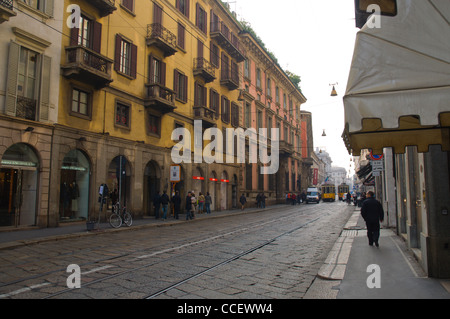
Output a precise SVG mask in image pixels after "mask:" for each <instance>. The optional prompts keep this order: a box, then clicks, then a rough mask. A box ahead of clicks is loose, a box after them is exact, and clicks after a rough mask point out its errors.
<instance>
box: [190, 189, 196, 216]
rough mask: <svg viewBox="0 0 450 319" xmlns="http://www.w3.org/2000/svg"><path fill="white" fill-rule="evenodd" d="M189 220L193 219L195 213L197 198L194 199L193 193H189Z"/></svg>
mask: <svg viewBox="0 0 450 319" xmlns="http://www.w3.org/2000/svg"><path fill="white" fill-rule="evenodd" d="M191 204H192V205H191V219H194V218H195V211H196V210H197V198H195V193H194V192H193V191H192V192H191Z"/></svg>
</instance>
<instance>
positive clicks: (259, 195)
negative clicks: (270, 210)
mask: <svg viewBox="0 0 450 319" xmlns="http://www.w3.org/2000/svg"><path fill="white" fill-rule="evenodd" d="M256 207H257V208H260V207H261V193H259V194H258V195H256Z"/></svg>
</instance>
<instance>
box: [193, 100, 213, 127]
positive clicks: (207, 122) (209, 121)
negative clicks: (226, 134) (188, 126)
mask: <svg viewBox="0 0 450 319" xmlns="http://www.w3.org/2000/svg"><path fill="white" fill-rule="evenodd" d="M215 116H216V112H215V111H214V110H211V109H209V108H207V107H204V106H194V120H197V121H199V120H200V121H202V127H203V128H204V129H208V128H211V127H215V126H216V120H215Z"/></svg>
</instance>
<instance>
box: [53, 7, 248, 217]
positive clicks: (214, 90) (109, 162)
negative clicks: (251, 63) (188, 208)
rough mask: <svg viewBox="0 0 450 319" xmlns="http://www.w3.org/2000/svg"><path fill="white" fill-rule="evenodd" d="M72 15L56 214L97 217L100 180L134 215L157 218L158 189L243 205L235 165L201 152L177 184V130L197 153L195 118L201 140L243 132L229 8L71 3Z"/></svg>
mask: <svg viewBox="0 0 450 319" xmlns="http://www.w3.org/2000/svg"><path fill="white" fill-rule="evenodd" d="M65 8H67V11H66V12H65V14H64V19H65V22H66V23H65V24H64V25H63V34H64V35H65V36H63V44H62V47H63V50H62V53H61V89H60V95H59V100H60V105H59V111H58V121H57V122H58V124H56V128H55V137H54V145H53V159H54V161H55V163H57V168H59V169H57V170H55V174H52V177H51V178H52V183H54V185H59V186H60V191H59V192H54V193H53V196H52V197H53V198H52V199H51V203H52V208H53V210H54V211H55V212H57V213H56V214H54V215H55V216H54V218H55V219H59V221H66V220H68V221H70V220H79V219H85V218H86V219H87V218H90V217H92V216H97V213H98V210H99V208H100V204H99V203H98V190H99V187H100V185H102V184H106V185H107V186H108V188H109V191H111V192H114V191H115V190H117V193H118V194H117V196H120V198H121V202H122V204H125V205H126V206H127V207H128V208H130V209H131V210H132V211H133V213H134V215H135V216H136V217H139V216H152V215H154V208H153V203H152V200H153V197H154V195H155V194H156V193H157V192H158V191H159V192H161V193H162V192H163V191H166V192H167V193H168V194H170V193H171V192H172V191H173V190H179V191H180V195H181V196H182V198H183V199H184V198H185V197H186V194H187V192H188V191H194V192H195V194H196V195H198V194H199V192H202V193H203V194H205V193H206V192H209V193H210V194H211V196H212V199H213V203H212V208H213V209H214V210H223V209H230V208H232V207H236V205H237V192H238V180H239V178H238V176H239V165H237V164H234V163H230V164H206V163H205V162H204V161H202V163H198V164H196V163H193V159H194V158H193V156H192V163H181V165H180V166H181V178H180V181H179V182H178V183H176V184H173V183H172V182H171V179H170V168H171V165H173V164H174V163H173V161H172V157H171V152H172V149H173V147H174V145H176V144H177V143H178V142H179V141H177V140H175V141H173V140H172V138H171V137H172V132H173V130H174V129H176V128H186V129H187V130H188V131H189V132H191V141H192V143H191V145H194V143H195V141H194V134H193V132H194V121H195V120H201V121H202V122H201V123H202V124H201V129H202V132H204V130H205V129H207V128H210V127H216V128H218V129H219V130H221V131H224V129H226V128H228V127H238V126H239V123H238V120H236V119H238V118H239V115H238V112H239V110H240V109H239V102H238V98H239V86H240V73H239V71H240V64H241V62H242V61H243V60H244V52H243V50H242V46H241V44H240V41H239V38H238V34H239V32H240V31H241V27H240V25H239V23H237V22H236V21H235V19H234V18H233V16H232V15H231V14H230V13H229V12H228V10H227V9H226V8H225V7H224V5H223V4H222V3H221V2H220V1H192V0H170V1H132V0H128V1H126V0H116V1H108V0H106V1H69V0H67V1H65ZM78 8H80V11H79V13H80V19H79V20H77V19H78V16H77V14H78V12H77V9H78ZM77 26H78V28H77ZM197 138H198V137H197ZM205 144H207V143H206V142H204V143H203V145H202V146H204V145H205ZM119 193H120V194H119ZM114 200H115V199H114ZM86 203H89V204H86ZM183 204H184V200H183ZM103 211H104V212H103V213H102V214H107V213H105V210H103ZM102 214H101V215H102Z"/></svg>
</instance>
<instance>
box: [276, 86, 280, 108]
mask: <svg viewBox="0 0 450 319" xmlns="http://www.w3.org/2000/svg"><path fill="white" fill-rule="evenodd" d="M275 102H276V103H277V104H278V105H280V88H279V87H278V86H277V87H275Z"/></svg>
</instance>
